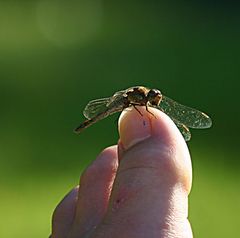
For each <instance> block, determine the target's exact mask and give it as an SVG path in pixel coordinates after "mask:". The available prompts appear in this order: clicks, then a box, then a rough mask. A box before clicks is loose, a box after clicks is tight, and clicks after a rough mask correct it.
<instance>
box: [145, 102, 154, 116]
mask: <svg viewBox="0 0 240 238" xmlns="http://www.w3.org/2000/svg"><path fill="white" fill-rule="evenodd" d="M146 111H147V112H148V113H150V114H151V115H153V116H154V117H155V118H156V116H155V115H154V114H153V113H152V112H150V111H149V110H148V106H147V104H146Z"/></svg>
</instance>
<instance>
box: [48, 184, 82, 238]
mask: <svg viewBox="0 0 240 238" xmlns="http://www.w3.org/2000/svg"><path fill="white" fill-rule="evenodd" d="M77 197H78V186H77V187H76V188H74V189H72V190H71V191H70V192H69V193H68V194H67V195H66V196H65V197H64V198H63V200H62V201H61V202H60V203H59V204H58V206H57V207H56V209H55V210H54V213H53V218H52V235H51V238H67V236H68V233H69V231H70V229H71V226H72V223H73V220H74V215H75V210H76V204H77Z"/></svg>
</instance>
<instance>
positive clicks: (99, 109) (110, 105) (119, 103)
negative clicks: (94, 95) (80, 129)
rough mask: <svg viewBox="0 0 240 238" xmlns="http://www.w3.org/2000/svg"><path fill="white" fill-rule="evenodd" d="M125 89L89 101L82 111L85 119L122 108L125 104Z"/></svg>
mask: <svg viewBox="0 0 240 238" xmlns="http://www.w3.org/2000/svg"><path fill="white" fill-rule="evenodd" d="M125 92H126V90H124V91H119V92H116V93H115V94H114V95H113V96H112V97H109V98H100V99H96V100H92V101H90V102H89V103H88V104H87V106H86V107H85V109H84V111H83V115H84V116H85V117H86V118H87V119H92V118H94V117H96V116H98V115H99V114H104V115H106V116H108V115H109V114H112V113H114V112H117V111H120V110H123V108H124V105H125V99H126V98H125V97H124V94H125ZM106 116H105V117H106Z"/></svg>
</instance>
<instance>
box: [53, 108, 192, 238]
mask: <svg viewBox="0 0 240 238" xmlns="http://www.w3.org/2000/svg"><path fill="white" fill-rule="evenodd" d="M138 109H139V110H140V111H141V113H142V114H143V116H141V115H140V114H139V113H138V112H137V111H136V110H135V109H133V108H129V109H127V110H125V111H124V112H123V113H122V114H121V116H120V119H119V135H120V139H119V142H118V145H114V146H111V147H108V148H106V149H105V150H103V151H102V153H100V155H98V157H97V158H96V160H95V161H94V162H93V163H92V164H91V165H90V166H89V167H88V168H87V169H86V170H85V172H84V173H83V175H82V176H81V179H80V185H79V186H78V187H76V188H74V189H73V190H72V191H71V192H70V193H69V194H68V195H66V197H65V198H64V199H63V200H62V201H61V202H60V204H59V205H58V206H57V207H56V209H55V211H54V214H53V222H52V236H51V237H52V238H103V237H104V238H112V237H114V238H120V237H121V238H135V237H136V238H148V237H151V238H155V237H156V238H166V237H171V238H177V237H181V238H191V237H192V231H191V226H190V223H189V221H188V218H187V217H188V194H189V192H190V189H191V183H192V166H191V160H190V155H189V151H188V148H187V145H186V143H185V141H184V139H183V137H182V135H181V134H180V132H179V130H178V129H177V127H176V126H175V124H174V123H173V122H172V121H171V120H170V118H169V117H168V116H166V115H165V114H164V113H162V112H161V111H159V110H157V109H154V108H149V110H150V111H151V112H152V113H153V114H154V116H153V115H151V114H150V113H148V112H147V111H146V109H145V108H144V107H138Z"/></svg>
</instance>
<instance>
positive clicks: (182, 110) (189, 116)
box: [158, 96, 212, 129]
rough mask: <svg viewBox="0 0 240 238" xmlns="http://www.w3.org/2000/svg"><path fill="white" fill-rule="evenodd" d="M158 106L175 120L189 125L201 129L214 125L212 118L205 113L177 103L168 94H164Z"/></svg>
mask: <svg viewBox="0 0 240 238" xmlns="http://www.w3.org/2000/svg"><path fill="white" fill-rule="evenodd" d="M158 107H159V109H160V110H162V111H163V112H164V113H166V114H167V115H168V116H170V117H171V118H172V119H173V121H174V120H175V121H178V122H179V123H181V124H184V125H185V126H187V127H191V128H199V129H201V128H209V127H211V125H212V120H211V118H210V117H209V116H208V115H206V114H205V113H203V112H200V111H198V110H197V109H194V108H191V107H187V106H184V105H182V104H180V103H177V102H175V101H174V100H172V99H171V98H168V97H166V96H163V98H162V101H161V102H160V105H159V106H158Z"/></svg>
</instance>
